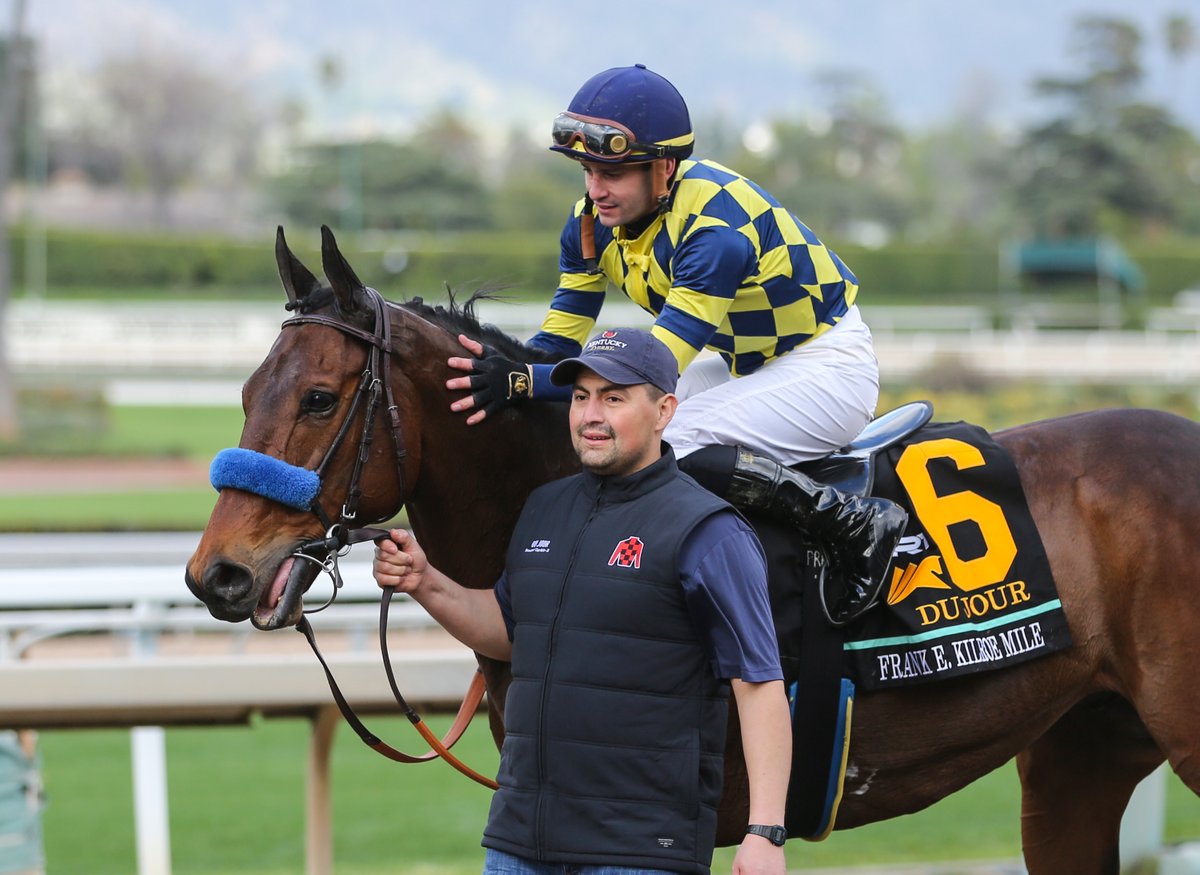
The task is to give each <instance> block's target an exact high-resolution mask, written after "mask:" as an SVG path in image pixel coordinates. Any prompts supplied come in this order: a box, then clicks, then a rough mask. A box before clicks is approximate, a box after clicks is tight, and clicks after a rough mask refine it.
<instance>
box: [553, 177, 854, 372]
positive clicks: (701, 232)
mask: <svg viewBox="0 0 1200 875" xmlns="http://www.w3.org/2000/svg"><path fill="white" fill-rule="evenodd" d="M583 208H584V202H583V201H582V200H581V201H579V203H577V204H576V205H575V211H574V215H573V216H572V218H571V219H570V220H568V222H567V224H566V227H565V228H564V229H563V233H562V240H561V246H562V249H561V257H560V265H559V266H560V270H561V278H560V281H559V287H558V290H557V291H556V292H555V294H554V299H553V300H552V301H551V304H550V312H549V313H548V314H547V316H546V319H545V321H544V322H543V323H542V326H541V331H540V332H539V333H538V334H537V335H535V337H534V338H532V339H531V343H533V344H534V345H536V346H539V347H542V348H544V349H553V350H560V351H562V352H563V353H564V354H566V355H576V354H578V352H579V350H580V348H581V346H582V344H583V343H584V342H585V341H586V340H587V338H588V337H589V336H590V335H591V334H592V332H593V329H594V327H595V324H596V320H597V318H598V317H599V315H600V308H601V306H602V305H603V303H604V298H605V293H606V289H607V288H608V284H609V282H612V283H613V284H614V285H615V286H616V287H617V288H619V289H620V290H621V291H623V292H624V293H625V294H626V295H627V296H628V297H629V298H630V300H632V301H634V302H635V303H636V304H638V305H639V306H641V307H642V308H643V309H645V310H647V311H648V312H650V313H652V314H654V316H655V317H656V319H655V323H654V326H653V328H652V332H653V334H654V335H655V336H656V337H657V338H659V339H660V340H662V341H663V342H664V343H665V344H666V345H667V346H668V347H669V348H670V349H671V351H672V352H673V353H674V354H675V357H676V359H677V360H678V361H679V368H680V371H682V370H683V369H684V368H685V367H687V365H688V364H689V363H690V362H691V361H692V360H693V359H694V358H695V357H696V355H697V354H699V352H700V350H702V349H704V348H705V347H708V348H709V349H713V350H715V351H716V352H718V353H719V354H720V355H721V356H722V357H723V358H724V359H725V361H726V362H727V363H728V364H729V367H730V370H731V371H732V372H733V374H734V375H736V376H743V375H745V374H749V373H752V372H754V371H756V370H757V369H758V368H760V367H762V366H763V365H764V364H765V363H766V362H769V361H770V360H771V359H773V358H776V357H777V356H780V355H783V354H784V353H786V352H788V351H789V350H791V349H794V348H795V347H797V346H799V345H800V344H802V343H805V342H806V341H808V340H811V339H812V338H814V337H817V336H819V335H821V334H823V333H824V332H825V331H827V330H829V329H830V328H831V327H833V326H834V325H835V324H837V322H838V320H839V319H841V317H842V316H844V315H845V314H846V312H847V310H848V309H849V307H850V306H851V305H852V304H853V303H854V300H855V297H856V296H857V294H858V280H857V279H856V278H855V276H854V274H853V273H851V272H850V270H849V268H847V267H846V265H845V264H843V263H842V261H841V259H839V258H838V257H837V255H836V254H834V252H833V251H832V250H830V249H828V248H827V247H826V246H825V245H824V244H823V243H821V241H820V240H819V239H817V236H816V235H815V234H813V232H812V231H810V230H809V229H808V228H807V227H806V226H805V225H804V224H803V223H802V222H801V221H800V220H799V219H797V218H796V217H795V216H793V215H792V214H791V213H789V212H788V211H787V210H786V209H784V208H783V207H782V206H780V204H779V202H778V201H777V200H775V198H774V197H772V196H771V195H770V194H768V193H767V192H766V191H764V190H763V189H762V188H760V187H759V186H758V185H756V184H755V183H754V182H752V181H750V180H749V179H747V178H746V177H744V176H741V175H739V174H737V173H735V172H734V171H732V170H730V169H728V168H726V167H722V166H721V165H720V164H717V163H716V162H713V161H707V160H687V161H683V162H681V164H680V168H679V171H678V172H677V174H676V183H675V185H674V187H673V189H672V192H671V199H670V202H669V204H668V207H667V209H666V210H665V211H664V212H663V213H661V214H659V215H657V216H655V217H654V219H653V220H652V222H651V223H650V225H649V227H648V228H646V229H645V230H644V231H642V233H641V234H639V235H638V236H637V237H636V238H634V239H629V238H628V237H626V236H625V229H624V228H623V227H618V228H608V227H604V226H601V225H599V223H597V225H596V229H595V240H596V252H597V254H598V255H599V262H600V270H601V272H600V273H599V274H595V275H593V274H589V273H587V271H586V269H585V266H584V262H583V257H582V254H581V252H580V244H579V240H580V233H579V221H580V216H581V214H582V212H583Z"/></svg>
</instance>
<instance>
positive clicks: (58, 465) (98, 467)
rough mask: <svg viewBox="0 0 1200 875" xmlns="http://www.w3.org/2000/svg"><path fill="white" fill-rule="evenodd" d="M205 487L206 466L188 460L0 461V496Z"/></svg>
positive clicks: (33, 459)
mask: <svg viewBox="0 0 1200 875" xmlns="http://www.w3.org/2000/svg"><path fill="white" fill-rule="evenodd" d="M207 485H208V465H206V464H201V463H199V462H193V461H190V460H187V459H112V458H79V459H43V458H4V459H0V494H2V495H16V494H29V493H39V494H47V493H72V492H112V491H118V490H126V489H128V490H141V489H146V490H154V489H178V488H181V487H182V488H188V487H196V488H203V487H205V486H207Z"/></svg>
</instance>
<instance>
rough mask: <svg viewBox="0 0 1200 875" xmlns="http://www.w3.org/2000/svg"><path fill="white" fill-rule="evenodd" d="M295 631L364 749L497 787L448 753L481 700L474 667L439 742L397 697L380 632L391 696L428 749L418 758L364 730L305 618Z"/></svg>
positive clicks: (479, 675) (382, 616)
mask: <svg viewBox="0 0 1200 875" xmlns="http://www.w3.org/2000/svg"><path fill="white" fill-rule="evenodd" d="M391 592H392V591H391V590H390V589H386V590H384V594H383V601H382V603H381V604H380V609H379V625H380V629H381V630H384V631H386V629H387V609H388V603H389V602H390V601H391ZM296 630H297V631H299V632H300V633H301V634H303V635H304V638H305V640H306V641H308V646H309V647H310V648H312V652H313V654H315V655H316V657H317V661H318V662H320V663H321V668H322V669H323V670H324V671H325V679H326V680H327V681H328V682H329V692H330V693H331V694H332V695H333V701H334V702H335V703H336V704H337V706H338V710H339V711H341V713H342V718H343V719H344V720H345V721H346V722H347V723H348V724H349V725H350V728H351V729H353V730H354V732H355V734H357V735H358V737H359V738H360V739H362V741H363V743H364V744H366V745H367V747H369V748H371V749H372V750H374V751H375V752H376V753H378V754H381V755H382V756H385V757H387V758H388V759H390V760H394V761H395V762H398V763H426V762H429V761H431V760H436V759H444V760H445V761H446V762H448V763H449V764H450V765H451V766H453V767H454V768H455V769H457V770H458V771H460V772H462V773H463V774H464V775H466V776H467V777H468V778H471V779H472V780H473V781H476V782H478V783H480V784H482V785H484V786H485V787H490V788H491V789H493V790H495V789H497V788H498V786H499V785H498V784H497V783H496V782H495V781H493V780H492V779H491V778H488V777H485V776H484V775H481V774H479V773H478V772H476V771H475V770H474V769H472V768H471V767H470V766H467V765H466V764H465V763H463V762H462V760H460V759H459V758H458V757H456V756H455V755H454V754H452V753H450V748H451V747H453V746H454V745H455V743H457V742H458V740H459V739H460V738H461V737H462V735H463V733H464V732H466V729H467V727H468V726H469V725H470V724H471V718H473V717H474V716H475V712H476V711H477V710H478V709H479V705H480V703H481V702H482V701H483V693H484V689H485V685H484V680H483V672H482V670H480V669H478V668H477V669H476V670H475V675H474V676H473V677H472V678H471V684H470V686H469V687H468V688H467V693H466V695H465V696H464V697H463V701H462V704H461V705H460V706H459V708H458V713H457V714H456V715H455V717H454V723H453V724H452V725H451V726H450V729H449V731H447V733H446V735H445V736H444V737H443V738H441V739H439V738H438V737H437V736H436V735H434V733H433V730H431V729H430V728H429V726H428V725H427V724H426V723H425V722H424V721H423V720H422V719H421V716H420V715H419V714H417V712H416V711H415V710H413V708H412V706H411V705H409V704H408V702H407V701H405V699H404V697H403V696H402V695H400V692H399V690H398V689H397V688H396V683H395V678H394V676H393V674H392V667H391V662H390V661H389V660H388V657H387V653H386V647H387V645H386V640H385V635H384V634H382V633H381V638H380V640H381V643H382V646H383V647H384V666H386V668H387V675H388V682H389V683H390V684H391V687H392V694H393V696H395V698H396V701H397V702H398V703H399V704H400V707H401V708H402V709H403V710H404V715H405V716H406V717H407V718H408V719H409V721H410V722H411V723H412V724H413V725H414V726H416V728H417V731H418V732H419V733H420V734H421V737H422V738H424V739H425V741H426V742H427V743H428V744H429V747H430V748H431V749H430V750H429V751H428V752H427V753H424V754H421V755H419V756H417V755H413V754H407V753H404V752H403V751H399V750H397V749H396V748H394V747H392V746H391V745H389V744H387V743H386V742H385V741H383V740H382V739H380V738H379V736H377V735H375V733H373V732H371V730H369V729H368V728H367V727H366V725H365V724H364V723H363V722H362V720H361V719H359V716H358V715H357V714H356V713H355V712H354V708H353V707H351V705H350V703H349V702H348V701H346V697H345V696H344V695H343V694H342V691H341V688H340V687H339V686H338V683H337V680H336V679H335V678H334V676H333V671H332V670H331V669H330V667H329V663H328V662H326V660H325V657H324V655H323V654H322V653H321V650H320V648H319V647H317V638H316V634H315V633H314V632H313V628H312V624H310V623H309V622H308V618H307V617H303V618H301V620H300V622H299V623H297V624H296Z"/></svg>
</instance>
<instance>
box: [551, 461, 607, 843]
mask: <svg viewBox="0 0 1200 875" xmlns="http://www.w3.org/2000/svg"><path fill="white" fill-rule="evenodd" d="M604 486H605V483H604V481H603V480H601V481H600V483H599V484H598V486H597V489H596V499H595V501H593V502H592V509H591V510H590V511H589V512H588V516H587V519H586V520H584V522H583V525H582V526H580V527H579V532H578V534H576V536H575V542H574V543H573V544H572V545H571V556H570V558H569V559H568V560H567V568H566V571H564V572H563V584H562V586H561V587H560V588H559V590H558V604H557V605H555V607H554V619H553V621H552V622H551V624H550V641H549V643H548V644H547V645H546V665H545V667H544V668H543V669H542V691H541V698H540V701H539V702H538V765H537V771H538V797H537V810H536V812H535V816H534V823H535V824H536V826H535V832H534V842H535V848H534V850H535V852H536V853H535V856H534V859H536V860H541V859H542V852H543V851H544V850H545V844H546V824H545V820H544V818H545V807H546V805H545V802H546V707H547V702H546V700H547V692H548V691H549V689H550V668H551V666H552V665H554V649H555V645H556V644H557V642H558V627H559V620H560V619H561V614H562V606H563V602H564V601H566V597H567V583H568V582H569V581H570V580H571V572H572V571H573V570H574V569H575V561H576V559H578V557H579V546H580V544H581V543H582V542H583V534H584V532H586V531H587V530H588V527H589V526H590V525H591V524H592V520H594V519H595V518H596V514H597V513H599V511H600V505H601V503H602V502H603V500H604Z"/></svg>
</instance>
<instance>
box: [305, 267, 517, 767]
mask: <svg viewBox="0 0 1200 875" xmlns="http://www.w3.org/2000/svg"><path fill="white" fill-rule="evenodd" d="M363 290H364V291H365V292H366V295H367V297H368V298H369V299H370V301H371V304H372V307H373V308H374V311H375V329H374V331H373V332H371V333H368V332H366V331H362V330H360V329H359V328H356V327H355V326H353V325H349V324H347V323H346V322H343V321H341V320H338V319H334V318H331V317H329V316H322V315H319V314H314V313H305V312H303V310H302V309H301V311H300V313H298V314H297V315H295V316H293V317H291V318H290V319H287V320H286V321H284V323H283V325H282V327H283V328H288V327H292V326H297V325H324V326H326V327H328V328H334V329H336V330H338V331H340V332H342V333H343V334H346V335H349V336H350V337H354V338H357V339H358V340H361V341H363V342H364V343H366V344H367V345H368V346H369V347H370V349H369V351H368V355H367V365H366V368H365V369H364V370H363V372H362V376H361V377H360V378H359V382H358V388H357V389H356V390H355V393H354V400H353V401H352V402H351V404H350V408H349V409H348V410H347V411H346V415H345V417H344V418H343V419H342V423H341V425H340V426H339V427H338V431H337V434H336V435H335V436H334V439H333V443H332V444H331V445H330V446H329V449H328V450H327V451H326V452H325V456H324V457H323V458H322V459H321V463H320V464H319V465H318V466H317V468H316V470H315V473H316V475H317V478H318V482H319V483H320V484H321V486H318V488H317V492H316V494H315V495H314V496H313V498H312V501H311V503H310V505H309V510H311V511H312V512H313V513H314V514H315V515H316V517H317V519H319V520H320V521H321V525H322V526H323V527H324V528H325V537H323V538H315V539H313V540H311V541H306V542H305V543H303V544H301V545H300V546H299V547H298V548H297V549H296V552H295V553H293V554H292V555H293V556H294V557H295V558H297V559H301V560H303V561H306V562H313V563H315V564H317V565H319V566H320V568H321V570H322V571H324V572H325V573H326V574H328V575H329V577H330V578H331V580H332V581H333V592H332V594H331V595H330V597H329V600H328V601H327V602H325V604H323V605H322V606H321V607H319V608H314V609H311V610H305V611H304V613H303V614H302V615H301V617H300V621H299V622H298V623H297V624H296V629H297V630H298V631H299V632H300V633H302V634H303V635H304V638H305V640H307V641H308V644H309V647H311V648H312V651H313V653H314V654H315V655H316V657H317V660H318V661H319V662H320V663H321V668H322V669H324V671H325V677H326V679H327V680H328V682H329V690H330V692H331V693H332V694H333V699H334V702H336V703H337V706H338V710H339V711H341V712H342V717H343V718H344V719H345V720H346V722H347V723H348V724H350V727H351V728H352V729H353V730H354V731H355V733H357V734H358V737H359V738H361V739H362V740H363V742H364V743H365V744H366V745H367V746H368V747H370V748H372V749H373V750H375V751H376V752H377V753H379V754H381V755H383V756H385V757H387V758H388V759H391V760H395V761H396V762H401V763H421V762H428V761H429V760H433V759H438V758H440V759H443V760H445V761H446V762H447V763H449V764H450V765H451V766H453V767H454V768H456V769H457V770H458V771H460V772H462V773H463V774H464V775H466V776H467V777H468V778H471V779H472V780H474V781H477V782H478V783H480V784H483V785H484V786H486V787H490V788H491V789H493V790H495V789H497V784H496V782H495V781H493V780H492V779H491V778H488V777H485V776H484V775H481V774H479V773H478V772H476V771H475V770H474V769H472V768H470V767H469V766H467V765H466V764H465V763H463V762H462V761H461V760H459V759H458V757H456V756H454V754H452V753H450V748H451V747H453V745H454V743H455V742H456V741H458V739H459V738H460V737H461V736H462V734H463V732H464V731H465V730H466V728H467V726H468V725H469V724H470V722H471V718H472V717H473V716H474V714H475V712H476V711H477V710H478V708H479V704H480V702H481V701H482V699H483V693H484V679H483V672H482V670H480V669H478V668H476V670H475V674H474V676H473V677H472V679H471V684H470V687H469V688H468V690H467V694H466V695H465V696H464V698H463V702H462V705H461V706H460V707H459V709H458V714H457V715H456V716H455V718H454V722H453V724H452V725H451V727H450V730H449V731H448V732H447V733H446V736H445V738H443V739H438V737H437V736H436V735H435V734H434V733H433V730H431V729H430V728H429V727H428V725H426V723H425V722H424V721H423V720H422V719H421V716H420V715H419V714H418V713H417V712H416V710H415V709H414V708H413V707H412V706H411V705H409V704H408V702H407V701H405V699H404V696H403V695H402V694H401V693H400V688H399V687H398V686H397V684H396V677H395V673H394V672H393V670H392V661H391V658H390V656H389V654H388V645H387V627H388V622H387V618H388V608H389V606H390V605H391V601H392V595H393V592H394V591H393V590H392V589H391V588H390V587H384V588H383V596H382V599H381V601H380V605H379V646H380V651H381V656H382V658H383V667H384V670H385V672H386V674H387V680H388V685H389V686H390V687H391V690H392V695H393V697H394V698H395V699H396V702H397V704H399V705H400V708H401V710H403V711H404V715H405V716H406V717H407V718H408V719H409V721H410V722H412V724H413V725H414V726H415V727H416V729H417V731H418V732H419V733H420V734H421V736H422V737H423V738H424V739H425V741H426V742H427V743H428V744H429V746H430V750H429V752H427V753H425V754H422V755H420V756H414V755H411V754H406V753H403V752H401V751H399V750H396V749H395V748H393V747H391V746H390V745H388V744H386V743H385V742H383V741H382V740H381V739H379V737H378V736H376V735H375V734H374V733H372V732H371V731H370V730H368V729H367V727H366V726H365V725H364V724H363V722H362V721H361V720H360V719H359V717H358V715H357V714H355V713H354V709H353V708H352V707H351V706H350V704H349V702H347V701H346V698H345V696H343V695H342V691H341V690H340V689H339V687H338V684H337V681H336V680H335V679H334V676H333V672H332V671H331V670H330V668H329V663H328V662H326V660H325V657H324V656H322V654H321V651H320V649H319V648H318V647H317V640H316V635H315V633H314V632H313V628H312V625H311V624H310V623H309V621H308V617H307V614H310V613H317V612H318V611H322V610H324V609H325V608H327V607H329V606H330V605H331V604H333V602H334V600H335V599H336V598H337V594H338V591H339V590H340V589H341V587H342V575H341V572H340V570H339V568H338V560H339V559H340V558H341V557H342V556H344V555H345V554H346V552H348V551H349V549H350V547H351V545H353V544H360V543H364V542H366V541H377V540H379V539H380V538H386V537H388V532H387V531H386V530H385V529H380V528H373V527H370V526H368V527H363V528H357V529H355V528H351V527H350V526H351V524H352V523H353V522H354V521H355V519H356V518H357V516H358V503H359V500H360V499H361V498H362V487H361V481H362V475H363V470H364V468H365V467H366V463H367V460H368V459H369V458H370V452H371V442H372V439H373V437H374V431H375V420H376V417H377V416H378V414H379V410H380V407H381V406H382V407H383V408H384V410H386V411H387V415H388V425H389V427H390V430H391V435H392V449H393V454H394V458H395V467H396V476H397V477H398V479H399V487H398V488H399V496H400V498H399V501H398V502H397V510H398V509H399V508H400V507H403V505H404V497H405V494H406V490H405V481H404V474H405V470H404V469H405V463H406V462H407V460H408V451H407V449H406V447H405V444H404V433H403V431H402V430H401V427H400V413H399V408H398V407H397V406H396V400H395V397H394V395H393V392H392V385H391V355H392V326H391V320H390V319H389V318H388V314H387V302H386V301H385V300H384V299H383V296H382V295H380V294H379V292H377V291H375V290H374V289H372V288H367V287H364V289H363ZM293 306H295V305H293V304H289V305H288V307H289V309H292V308H293ZM359 410H362V411H363V424H362V430H361V432H360V434H359V438H358V450H357V454H356V456H355V459H354V470H353V471H352V472H351V475H350V484H349V486H348V487H347V490H346V499H345V501H343V502H342V506H341V510H340V511H339V514H338V519H337V520H336V521H335V520H331V519H330V517H329V514H328V513H326V511H325V509H324V507H322V506H321V502H320V500H319V499H320V491H321V488H322V487H323V485H324V482H325V480H324V474H325V471H326V469H327V468H328V467H329V466H330V464H331V463H332V461H333V459H334V457H335V456H336V455H337V453H338V451H339V450H340V449H341V447H342V444H343V443H345V441H346V437H347V435H348V434H349V433H350V429H351V426H352V425H353V422H354V419H355V417H356V416H357V414H358V412H359Z"/></svg>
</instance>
